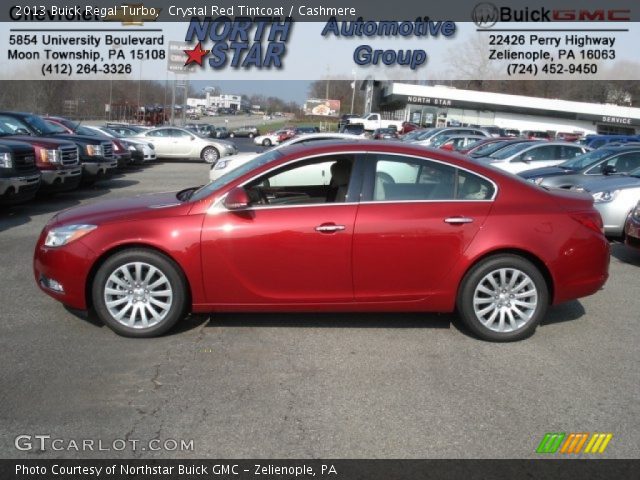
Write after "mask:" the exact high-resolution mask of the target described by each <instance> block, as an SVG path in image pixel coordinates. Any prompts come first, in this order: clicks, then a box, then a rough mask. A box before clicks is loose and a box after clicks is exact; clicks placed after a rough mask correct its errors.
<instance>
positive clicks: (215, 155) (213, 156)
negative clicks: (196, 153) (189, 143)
mask: <svg viewBox="0 0 640 480" xmlns="http://www.w3.org/2000/svg"><path fill="white" fill-rule="evenodd" d="M200 158H201V159H202V160H204V161H205V162H206V163H208V164H209V165H213V164H214V163H216V162H217V161H218V159H220V152H219V151H218V150H216V149H215V148H214V147H204V148H203V149H202V152H201V153H200Z"/></svg>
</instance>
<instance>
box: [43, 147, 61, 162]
mask: <svg viewBox="0 0 640 480" xmlns="http://www.w3.org/2000/svg"><path fill="white" fill-rule="evenodd" d="M60 158H61V155H60V150H45V149H44V148H41V149H40V160H41V161H42V162H44V163H60Z"/></svg>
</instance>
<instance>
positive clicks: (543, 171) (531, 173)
mask: <svg viewBox="0 0 640 480" xmlns="http://www.w3.org/2000/svg"><path fill="white" fill-rule="evenodd" d="M573 173H576V172H575V171H574V170H565V169H564V168H560V167H541V168H534V169H533V170H525V171H524V172H520V173H519V174H518V175H520V176H521V177H523V178H536V177H551V176H556V175H571V174H573Z"/></svg>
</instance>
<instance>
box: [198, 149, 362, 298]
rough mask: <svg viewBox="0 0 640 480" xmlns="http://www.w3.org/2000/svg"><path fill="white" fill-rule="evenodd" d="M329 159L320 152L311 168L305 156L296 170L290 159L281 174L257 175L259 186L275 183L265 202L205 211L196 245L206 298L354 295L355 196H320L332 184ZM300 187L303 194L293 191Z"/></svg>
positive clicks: (297, 190) (299, 189) (299, 190)
mask: <svg viewBox="0 0 640 480" xmlns="http://www.w3.org/2000/svg"><path fill="white" fill-rule="evenodd" d="M332 161H333V159H331V158H329V159H327V158H326V157H323V158H321V159H319V160H318V162H317V168H315V167H314V166H313V165H311V166H310V165H309V162H308V161H307V162H306V165H305V166H304V167H302V168H300V170H299V171H300V174H296V173H297V172H295V171H294V168H295V166H294V168H290V169H288V170H286V171H284V172H280V173H281V174H283V175H282V177H281V178H280V179H276V178H275V177H274V176H272V177H270V178H267V180H270V182H263V181H262V180H260V182H261V183H260V185H267V184H270V183H273V184H274V185H278V187H277V188H271V189H266V190H265V191H266V192H269V193H268V196H270V197H271V198H270V200H268V201H270V202H271V203H269V204H266V205H265V204H256V205H255V206H252V207H250V208H248V209H247V210H241V211H226V210H224V209H222V210H221V211H218V212H217V213H216V214H210V215H207V216H206V218H205V220H204V224H203V230H202V244H201V245H202V262H203V270H204V283H205V288H206V293H207V298H208V300H209V302H210V303H211V304H218V305H220V304H225V305H233V304H235V305H278V304H280V305H283V304H298V303H327V302H333V303H341V302H352V301H353V282H352V270H351V251H352V239H353V226H354V222H355V216H356V211H357V203H348V202H346V197H345V196H341V199H335V198H331V200H328V199H327V198H328V197H327V193H326V192H327V191H328V189H330V188H333V187H330V186H329V185H327V181H326V177H325V175H326V171H327V170H328V168H327V165H329V166H330V165H331V164H332ZM314 175H315V176H314ZM282 178H289V179H291V178H293V179H296V178H299V179H303V180H301V181H303V182H304V183H305V185H296V184H295V183H296V182H295V180H289V183H290V184H289V185H282V183H283V182H282V181H281V180H282ZM347 186H348V179H347V183H346V184H345V186H344V188H345V189H346V188H347ZM251 188H253V187H251ZM256 188H258V187H256ZM248 189H249V187H248ZM303 191H304V192H307V193H306V194H305V195H300V197H299V198H298V197H296V192H298V193H299V192H303ZM262 193H264V192H262ZM279 194H281V195H282V197H281V198H277V197H278V195H279ZM278 202H281V203H278ZM282 202H284V203H282Z"/></svg>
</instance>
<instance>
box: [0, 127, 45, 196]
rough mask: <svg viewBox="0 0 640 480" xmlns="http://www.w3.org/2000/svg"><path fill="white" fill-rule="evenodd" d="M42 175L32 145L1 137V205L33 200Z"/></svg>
mask: <svg viewBox="0 0 640 480" xmlns="http://www.w3.org/2000/svg"><path fill="white" fill-rule="evenodd" d="M40 176H41V174H40V170H38V167H36V153H35V150H34V149H33V147H32V146H31V145H29V144H28V143H25V142H16V141H13V140H5V139H0V205H13V204H16V203H22V202H26V201H28V200H31V199H32V198H33V197H35V195H36V192H37V191H38V188H39V187H40Z"/></svg>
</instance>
